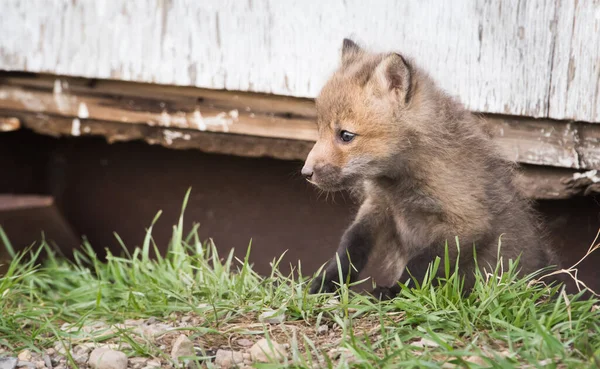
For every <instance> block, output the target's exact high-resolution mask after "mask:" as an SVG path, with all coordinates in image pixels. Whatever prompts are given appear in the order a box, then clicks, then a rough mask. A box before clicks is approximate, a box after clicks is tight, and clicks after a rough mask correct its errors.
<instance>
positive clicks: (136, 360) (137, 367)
mask: <svg viewBox="0 0 600 369" xmlns="http://www.w3.org/2000/svg"><path fill="white" fill-rule="evenodd" d="M147 362H148V359H147V358H145V357H132V358H129V365H131V367H132V368H133V369H141V368H142V367H144V366H145V365H146V363H147Z"/></svg>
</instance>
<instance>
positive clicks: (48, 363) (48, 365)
mask: <svg viewBox="0 0 600 369" xmlns="http://www.w3.org/2000/svg"><path fill="white" fill-rule="evenodd" d="M42 360H44V364H46V368H48V369H52V360H51V359H50V356H49V355H44V356H42Z"/></svg>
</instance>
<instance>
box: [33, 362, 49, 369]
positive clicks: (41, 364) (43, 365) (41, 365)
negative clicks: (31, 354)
mask: <svg viewBox="0 0 600 369" xmlns="http://www.w3.org/2000/svg"><path fill="white" fill-rule="evenodd" d="M34 364H35V367H36V369H44V368H46V363H45V362H44V360H38V361H36V362H35V363H34Z"/></svg>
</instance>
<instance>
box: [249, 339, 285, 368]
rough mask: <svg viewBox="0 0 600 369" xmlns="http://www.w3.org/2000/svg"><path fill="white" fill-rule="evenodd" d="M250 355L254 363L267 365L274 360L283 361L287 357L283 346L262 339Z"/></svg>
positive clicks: (251, 350)
mask: <svg viewBox="0 0 600 369" xmlns="http://www.w3.org/2000/svg"><path fill="white" fill-rule="evenodd" d="M250 355H252V359H253V360H254V361H258V362H261V363H267V362H269V360H273V359H277V360H282V359H283V358H284V357H285V356H286V351H285V348H284V347H283V345H280V344H279V343H277V342H275V341H273V340H271V342H269V341H268V340H267V339H266V338H262V339H260V340H259V341H258V342H256V343H255V344H254V346H252V347H251V348H250Z"/></svg>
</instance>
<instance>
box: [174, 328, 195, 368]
mask: <svg viewBox="0 0 600 369" xmlns="http://www.w3.org/2000/svg"><path fill="white" fill-rule="evenodd" d="M182 356H196V350H194V343H193V342H192V341H190V339H189V338H188V337H187V336H186V335H185V334H182V335H180V336H179V337H177V339H176V340H175V342H174V343H173V349H171V359H173V360H174V361H175V362H179V358H180V357H182ZM185 362H187V364H186V365H187V366H189V367H195V366H196V363H194V362H192V361H190V360H189V359H185Z"/></svg>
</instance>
